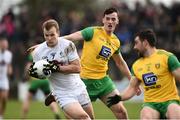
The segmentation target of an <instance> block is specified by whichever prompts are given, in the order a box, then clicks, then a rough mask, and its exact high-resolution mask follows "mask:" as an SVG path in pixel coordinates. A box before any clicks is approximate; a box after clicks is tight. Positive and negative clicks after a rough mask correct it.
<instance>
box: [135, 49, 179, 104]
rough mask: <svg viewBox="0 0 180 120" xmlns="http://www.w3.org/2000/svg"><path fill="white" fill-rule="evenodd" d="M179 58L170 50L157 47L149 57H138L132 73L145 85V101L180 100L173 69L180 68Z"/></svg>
mask: <svg viewBox="0 0 180 120" xmlns="http://www.w3.org/2000/svg"><path fill="white" fill-rule="evenodd" d="M179 67H180V63H179V61H178V59H177V58H176V57H175V56H174V55H173V54H172V53H170V52H167V51H165V50H160V49H157V50H156V51H155V53H153V54H152V55H151V56H149V57H145V58H140V59H138V60H137V61H136V62H135V63H134V64H133V67H132V73H133V74H134V75H135V76H136V77H137V78H138V79H139V80H140V81H141V83H142V85H143V87H144V102H164V101H168V100H179V96H178V91H177V87H176V84H175V78H174V76H173V75H172V73H171V72H172V71H173V70H175V69H177V68H179Z"/></svg>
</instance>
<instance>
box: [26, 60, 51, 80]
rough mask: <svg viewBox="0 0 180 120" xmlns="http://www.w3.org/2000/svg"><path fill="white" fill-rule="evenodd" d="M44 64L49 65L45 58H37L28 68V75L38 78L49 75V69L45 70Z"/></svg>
mask: <svg viewBox="0 0 180 120" xmlns="http://www.w3.org/2000/svg"><path fill="white" fill-rule="evenodd" d="M46 65H49V62H48V61H47V60H39V61H37V62H34V63H33V64H32V65H31V66H30V68H29V75H30V76H32V77H35V78H39V79H44V78H48V77H50V75H51V70H45V68H46V67H45V66H46Z"/></svg>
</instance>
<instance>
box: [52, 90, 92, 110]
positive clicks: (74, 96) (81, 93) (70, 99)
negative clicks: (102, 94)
mask: <svg viewBox="0 0 180 120" xmlns="http://www.w3.org/2000/svg"><path fill="white" fill-rule="evenodd" d="M63 93H65V94H63ZM53 95H54V97H55V99H56V102H57V103H58V104H59V105H60V107H61V108H62V109H63V108H64V107H65V106H66V105H68V104H71V103H74V102H79V104H80V105H81V106H82V107H86V106H87V105H89V103H90V102H91V101H90V98H89V95H88V93H87V90H86V88H82V89H79V90H78V91H77V90H76V91H72V92H69V93H68V94H67V91H66V92H63V91H59V93H58V94H57V93H53Z"/></svg>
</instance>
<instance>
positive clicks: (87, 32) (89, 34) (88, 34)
mask: <svg viewBox="0 0 180 120" xmlns="http://www.w3.org/2000/svg"><path fill="white" fill-rule="evenodd" d="M81 34H82V36H83V38H84V40H85V41H90V40H91V39H92V38H93V34H94V29H93V27H87V28H85V29H83V30H81Z"/></svg>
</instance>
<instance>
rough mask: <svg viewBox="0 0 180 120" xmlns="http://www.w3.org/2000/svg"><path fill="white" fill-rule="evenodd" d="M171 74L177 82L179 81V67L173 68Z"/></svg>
mask: <svg viewBox="0 0 180 120" xmlns="http://www.w3.org/2000/svg"><path fill="white" fill-rule="evenodd" d="M172 74H173V75H174V77H175V79H176V80H177V81H179V83H180V68H177V69H176V70H174V71H173V72H172Z"/></svg>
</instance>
